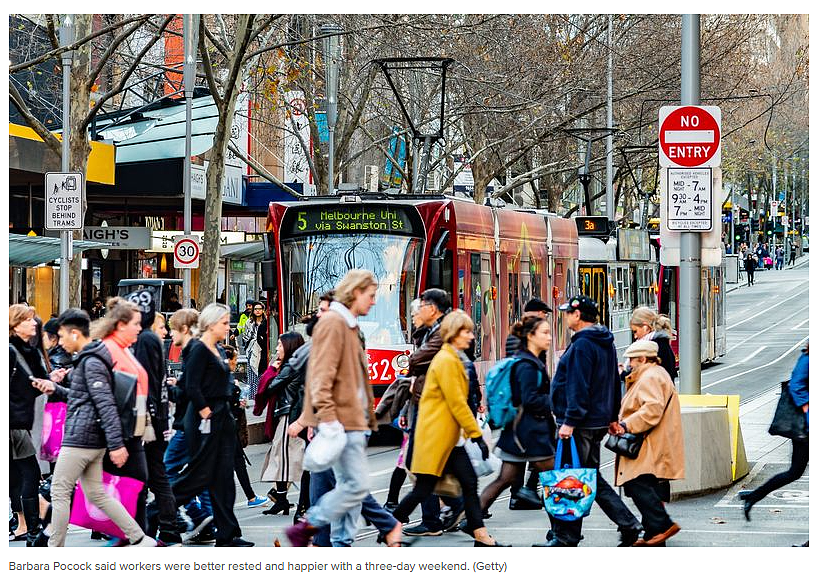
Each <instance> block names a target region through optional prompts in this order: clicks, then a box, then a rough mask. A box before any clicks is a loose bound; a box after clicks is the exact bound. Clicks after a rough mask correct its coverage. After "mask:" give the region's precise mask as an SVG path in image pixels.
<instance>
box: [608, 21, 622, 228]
mask: <svg viewBox="0 0 819 579" xmlns="http://www.w3.org/2000/svg"><path fill="white" fill-rule="evenodd" d="M611 27H612V15H611V14H609V27H608V48H609V90H608V118H607V120H606V126H607V127H608V128H609V129H612V130H613V128H614V102H613V101H614V61H613V55H612V53H613V50H612V46H611V43H612V29H611ZM624 207H625V206H624ZM614 214H615V210H614V139H613V137H612V133H611V132H609V134H608V136H606V215H607V216H608V218H609V220H614Z"/></svg>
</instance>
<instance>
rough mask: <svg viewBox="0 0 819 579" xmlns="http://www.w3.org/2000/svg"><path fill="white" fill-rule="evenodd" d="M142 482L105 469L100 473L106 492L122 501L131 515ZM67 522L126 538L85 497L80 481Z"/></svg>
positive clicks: (135, 506) (134, 509)
mask: <svg viewBox="0 0 819 579" xmlns="http://www.w3.org/2000/svg"><path fill="white" fill-rule="evenodd" d="M144 484H145V483H143V482H142V481H138V480H136V479H133V478H130V477H127V476H116V475H112V474H109V473H107V472H105V471H103V473H102V485H103V487H105V492H106V494H107V495H108V496H110V497H112V498H113V499H114V500H115V501H117V502H119V503H122V506H123V507H125V510H126V511H128V514H129V515H131V516H132V517H133V516H134V515H135V514H136V508H137V500H138V498H139V493H140V492H141V491H142V487H143V485H144ZM68 522H69V523H71V524H72V525H77V526H78V527H83V528H85V529H90V530H92V531H97V532H99V533H102V534H104V535H108V536H109V537H117V538H119V539H125V538H126V537H125V533H123V532H122V529H120V528H119V527H118V526H116V524H114V522H113V521H112V520H111V519H109V518H108V515H106V514H105V513H104V512H102V510H101V509H99V508H98V507H97V506H96V505H94V503H92V502H91V501H89V500H88V499H87V498H86V496H85V493H83V490H82V484H80V483H77V488H76V489H75V491H74V502H73V503H72V505H71V516H70V518H69V519H68Z"/></svg>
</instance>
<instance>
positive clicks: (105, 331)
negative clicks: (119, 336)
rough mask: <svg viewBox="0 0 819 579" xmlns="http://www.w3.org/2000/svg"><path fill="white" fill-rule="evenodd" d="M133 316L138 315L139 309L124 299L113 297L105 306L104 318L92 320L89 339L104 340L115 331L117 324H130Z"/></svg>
mask: <svg viewBox="0 0 819 579" xmlns="http://www.w3.org/2000/svg"><path fill="white" fill-rule="evenodd" d="M134 314H140V315H142V314H141V313H140V311H139V308H138V307H137V305H136V304H135V303H133V302H129V301H128V300H126V299H125V298H121V297H113V298H109V299H108V303H106V304H105V317H102V318H100V319H98V320H94V322H92V324H91V339H92V340H104V339H105V338H107V337H108V336H110V335H111V334H113V333H114V332H115V331H116V329H117V324H119V323H120V322H122V323H123V324H127V323H128V322H130V321H131V320H132V319H133V317H134Z"/></svg>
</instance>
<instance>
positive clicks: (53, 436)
mask: <svg viewBox="0 0 819 579" xmlns="http://www.w3.org/2000/svg"><path fill="white" fill-rule="evenodd" d="M66 408H67V405H66V403H65V402H46V404H45V407H44V408H43V430H42V437H41V440H42V442H41V444H40V458H41V459H42V460H45V461H47V462H55V461H56V460H57V456H59V454H60V447H62V445H63V434H64V432H65V414H66Z"/></svg>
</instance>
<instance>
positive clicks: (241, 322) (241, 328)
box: [236, 312, 250, 334]
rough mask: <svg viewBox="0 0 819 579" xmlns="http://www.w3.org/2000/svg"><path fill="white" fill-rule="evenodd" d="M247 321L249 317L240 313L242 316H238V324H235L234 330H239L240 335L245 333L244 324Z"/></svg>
mask: <svg viewBox="0 0 819 579" xmlns="http://www.w3.org/2000/svg"><path fill="white" fill-rule="evenodd" d="M249 319H250V316H248V315H247V314H246V313H244V312H242V315H241V316H239V323H238V324H236V329H237V330H239V333H240V334H241V333H242V332H244V331H245V324H246V323H247V321H248V320H249Z"/></svg>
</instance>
